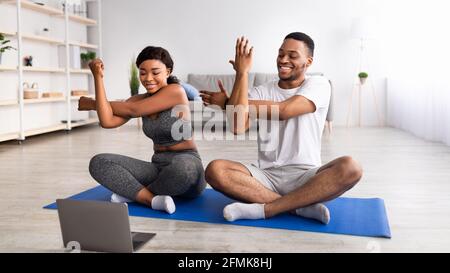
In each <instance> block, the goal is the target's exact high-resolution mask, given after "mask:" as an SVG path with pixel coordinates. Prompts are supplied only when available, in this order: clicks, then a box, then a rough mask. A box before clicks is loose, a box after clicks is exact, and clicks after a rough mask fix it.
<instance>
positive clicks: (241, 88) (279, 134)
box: [202, 32, 362, 224]
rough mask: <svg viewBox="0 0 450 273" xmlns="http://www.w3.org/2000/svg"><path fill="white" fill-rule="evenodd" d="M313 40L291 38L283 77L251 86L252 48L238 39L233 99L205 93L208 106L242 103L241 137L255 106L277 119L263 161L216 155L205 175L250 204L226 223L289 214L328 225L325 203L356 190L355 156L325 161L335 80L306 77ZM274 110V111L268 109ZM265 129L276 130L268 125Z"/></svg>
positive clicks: (264, 136) (281, 60) (263, 141)
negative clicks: (325, 130) (323, 146)
mask: <svg viewBox="0 0 450 273" xmlns="http://www.w3.org/2000/svg"><path fill="white" fill-rule="evenodd" d="M313 54H314V42H313V40H312V39H311V38H310V37H309V36H308V35H306V34H304V33H300V32H294V33H291V34H289V35H287V36H286V37H285V39H284V41H283V43H282V45H281V47H280V49H279V52H278V58H277V67H278V76H279V80H276V81H273V82H269V83H267V84H265V85H262V86H259V87H256V88H253V89H251V90H248V73H249V71H250V69H251V65H252V55H253V47H251V48H250V46H249V43H248V40H246V39H245V38H244V37H242V38H239V39H238V40H237V42H236V55H235V59H234V61H230V63H231V64H232V65H233V68H234V69H235V71H236V81H235V83H234V86H233V90H232V93H231V97H230V98H229V99H228V98H227V96H226V92H225V90H224V89H223V87H222V86H221V84H220V83H219V86H220V88H221V92H209V91H202V97H203V101H204V102H205V104H218V105H220V106H222V107H224V105H225V102H226V104H227V105H232V106H237V110H235V111H236V112H234V113H233V114H232V116H231V118H230V121H231V122H232V126H231V127H232V130H233V132H234V133H235V134H242V133H245V132H246V131H247V130H248V128H249V125H250V123H251V122H252V120H251V119H250V118H249V108H252V107H253V108H255V109H256V112H257V116H258V118H259V120H261V119H262V118H265V119H268V120H267V122H268V123H269V124H270V123H272V124H274V123H275V122H276V123H277V127H278V129H277V130H272V131H270V132H261V126H260V128H259V130H260V132H259V133H258V163H259V166H255V165H246V164H241V163H239V162H234V161H229V160H214V161H212V162H211V163H210V164H209V165H208V167H207V169H206V174H205V175H206V180H207V181H208V183H209V184H210V185H211V186H212V187H213V188H214V189H216V190H218V191H220V192H222V193H224V194H225V195H227V196H230V197H232V198H234V199H236V200H240V201H243V202H245V203H233V204H230V205H228V206H226V207H225V208H224V217H225V218H226V219H227V220H228V221H234V220H237V219H264V218H269V217H272V216H274V215H277V214H279V213H283V212H291V213H294V214H297V215H299V216H302V217H307V218H312V219H316V220H318V221H320V222H322V223H324V224H328V222H329V221H330V213H329V211H328V209H327V207H326V206H325V205H323V204H322V203H321V202H325V201H328V200H332V199H334V198H336V197H338V196H340V195H342V194H343V193H344V192H346V191H348V190H349V189H351V188H352V187H353V186H354V185H355V184H356V183H357V182H358V181H359V180H360V179H361V176H362V169H361V167H360V165H359V164H358V163H357V162H356V161H355V160H353V159H352V158H351V157H349V156H344V157H340V158H337V159H335V160H333V161H331V162H329V163H327V164H325V165H323V166H321V165H322V164H321V157H320V152H321V138H322V131H323V128H324V124H325V118H326V115H327V111H328V104H329V100H330V85H329V83H328V81H327V80H326V79H325V78H323V77H318V76H315V77H309V78H305V72H306V70H307V69H308V67H309V66H311V64H312V62H313ZM270 107H276V108H277V109H278V120H277V121H273V120H272V121H270V119H271V118H272V119H273V118H274V117H277V115H274V114H273V112H270V111H268V112H267V113H263V111H265V109H270ZM267 127H272V128H273V127H276V126H271V125H268V126H267Z"/></svg>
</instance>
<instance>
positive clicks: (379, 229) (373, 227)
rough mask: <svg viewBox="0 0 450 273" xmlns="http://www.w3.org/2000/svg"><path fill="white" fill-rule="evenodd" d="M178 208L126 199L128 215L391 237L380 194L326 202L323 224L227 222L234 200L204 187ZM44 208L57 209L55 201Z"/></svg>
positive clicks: (102, 193) (104, 195)
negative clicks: (154, 206)
mask: <svg viewBox="0 0 450 273" xmlns="http://www.w3.org/2000/svg"><path fill="white" fill-rule="evenodd" d="M110 197H111V192H110V191H109V190H108V189H106V188H104V187H102V186H98V187H95V188H93V189H90V190H87V191H85V192H82V193H79V194H77V195H74V196H72V197H70V199H75V200H97V201H109V200H110ZM174 201H175V204H176V207H177V210H176V212H175V213H174V214H171V215H169V214H167V213H165V212H161V211H157V210H152V209H150V208H148V207H146V206H143V205H140V204H138V203H129V204H128V211H129V215H130V216H138V217H149V218H161V219H170V220H184V221H193V222H204V223H216V224H229V225H239V226H251V227H262V228H278V229H288V230H301V231H311V232H323V233H337V234H347V235H357V236H369V237H385V238H391V231H390V228H389V223H388V219H387V215H386V209H385V206H384V201H383V200H382V199H379V198H373V199H360V198H344V197H340V198H337V199H335V200H333V201H330V202H327V203H325V204H326V206H327V207H328V209H329V210H330V214H331V221H330V223H329V224H328V225H323V224H321V223H319V222H317V221H314V220H310V219H306V218H302V217H298V216H295V215H290V214H288V213H286V214H281V215H278V216H276V217H273V218H270V219H266V220H238V221H234V222H228V221H226V220H225V219H224V218H223V213H222V211H223V208H224V207H225V206H226V205H228V204H230V203H232V202H235V201H234V200H232V199H230V198H228V197H226V196H224V195H223V194H221V193H219V192H217V191H215V190H212V189H206V190H205V191H204V193H203V194H202V195H201V196H200V197H198V198H196V199H192V200H186V199H181V198H175V199H174ZM44 208H46V209H56V208H57V207H56V203H53V204H50V205H48V206H46V207H44Z"/></svg>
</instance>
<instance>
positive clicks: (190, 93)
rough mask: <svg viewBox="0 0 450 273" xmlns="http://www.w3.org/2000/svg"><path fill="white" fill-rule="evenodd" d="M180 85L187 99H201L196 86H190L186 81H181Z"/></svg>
mask: <svg viewBox="0 0 450 273" xmlns="http://www.w3.org/2000/svg"><path fill="white" fill-rule="evenodd" d="M181 86H182V87H183V89H184V91H185V92H186V96H187V97H188V100H202V98H201V97H200V93H199V92H198V90H197V88H195V87H194V86H192V85H190V84H188V83H185V82H181Z"/></svg>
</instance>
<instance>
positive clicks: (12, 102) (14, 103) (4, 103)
mask: <svg viewBox="0 0 450 273" xmlns="http://www.w3.org/2000/svg"><path fill="white" fill-rule="evenodd" d="M17 105H19V102H18V101H17V100H0V106H17Z"/></svg>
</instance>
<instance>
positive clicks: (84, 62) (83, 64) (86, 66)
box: [81, 60, 90, 69]
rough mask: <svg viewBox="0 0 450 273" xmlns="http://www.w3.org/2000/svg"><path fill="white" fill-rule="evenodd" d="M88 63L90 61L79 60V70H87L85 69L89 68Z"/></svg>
mask: <svg viewBox="0 0 450 273" xmlns="http://www.w3.org/2000/svg"><path fill="white" fill-rule="evenodd" d="M89 63H90V60H87V61H86V60H81V68H83V69H87V68H89Z"/></svg>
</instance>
